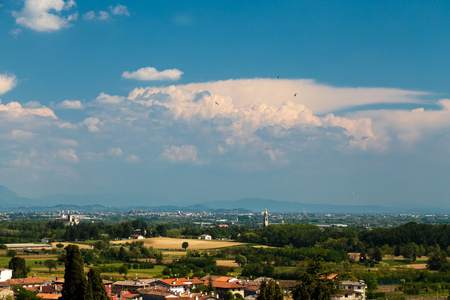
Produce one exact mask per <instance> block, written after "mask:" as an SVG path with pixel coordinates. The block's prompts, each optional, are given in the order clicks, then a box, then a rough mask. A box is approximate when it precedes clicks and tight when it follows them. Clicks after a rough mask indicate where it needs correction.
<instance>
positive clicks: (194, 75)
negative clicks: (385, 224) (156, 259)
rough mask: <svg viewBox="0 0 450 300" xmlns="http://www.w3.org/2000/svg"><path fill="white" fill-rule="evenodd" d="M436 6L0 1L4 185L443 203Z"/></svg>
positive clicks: (447, 107) (446, 135)
mask: <svg viewBox="0 0 450 300" xmlns="http://www.w3.org/2000/svg"><path fill="white" fill-rule="evenodd" d="M449 13H450V2H448V1H406V0H405V1H373V0H370V1H365V0H356V1H352V0H348V1H339V0H338V1H321V0H311V1H309V0H305V1H281V2H279V1H278V2H277V1H266V0H258V1H253V0H249V1H233V0H231V1H230V0H228V1H222V0H215V1H210V0H208V1H206V0H205V1H196V0H193V1H181V0H173V1H172V0H166V1H155V0H133V1H130V0H121V1H92V0H91V1H86V0H65V1H64V0H0V185H4V186H6V187H8V188H10V189H11V190H13V191H14V192H16V193H17V194H19V195H21V196H26V197H33V198H35V197H40V196H44V195H48V194H57V193H66V194H83V193H124V194H127V193H129V194H133V193H134V194H144V195H146V194H148V195H149V199H150V198H151V196H150V195H161V196H163V197H164V198H165V199H167V202H166V203H164V204H169V203H171V204H191V203H202V202H206V201H216V200H236V199H241V198H247V197H259V198H265V199H274V200H283V201H293V202H303V203H318V204H326V203H330V204H352V205H365V204H374V205H382V206H392V205H396V206H411V205H413V206H416V205H422V206H432V207H447V208H449V207H450V202H449V201H448V195H449V194H450V185H449V184H448V180H447V179H448V178H449V175H450V174H449V173H450V171H449V170H450V168H449V167H450V159H449V154H450V132H449V129H450V100H449V94H450V84H449V78H450V59H449V58H448V49H450V34H449V31H448V28H450V18H448V16H449ZM127 201H132V200H127ZM149 201H150V200H149Z"/></svg>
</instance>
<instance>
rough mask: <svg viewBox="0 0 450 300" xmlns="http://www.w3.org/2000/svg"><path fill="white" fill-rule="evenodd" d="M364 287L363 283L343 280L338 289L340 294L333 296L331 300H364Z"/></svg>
mask: <svg viewBox="0 0 450 300" xmlns="http://www.w3.org/2000/svg"><path fill="white" fill-rule="evenodd" d="M366 287H367V285H366V284H365V283H364V281H362V280H360V281H350V280H344V281H342V282H341V285H340V286H339V289H340V290H341V294H340V295H337V296H333V297H332V300H341V299H346V300H364V299H366Z"/></svg>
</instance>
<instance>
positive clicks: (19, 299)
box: [12, 285, 42, 300]
mask: <svg viewBox="0 0 450 300" xmlns="http://www.w3.org/2000/svg"><path fill="white" fill-rule="evenodd" d="M12 289H13V291H14V293H15V294H16V298H15V299H16V300H42V298H41V297H38V296H36V295H37V294H38V293H39V291H30V290H27V289H26V288H24V287H21V286H19V285H16V286H13V287H12Z"/></svg>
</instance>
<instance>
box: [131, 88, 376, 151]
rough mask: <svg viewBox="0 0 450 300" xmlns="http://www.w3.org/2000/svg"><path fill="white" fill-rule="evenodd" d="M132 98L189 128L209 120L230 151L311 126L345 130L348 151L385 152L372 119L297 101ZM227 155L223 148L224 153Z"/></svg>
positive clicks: (174, 94)
mask: <svg viewBox="0 0 450 300" xmlns="http://www.w3.org/2000/svg"><path fill="white" fill-rule="evenodd" d="M128 98H129V99H130V100H132V101H134V102H136V103H139V104H142V105H144V106H148V107H151V108H156V107H164V108H165V109H166V110H165V111H164V114H165V115H166V116H165V117H166V118H167V117H171V118H173V119H174V120H178V121H181V122H187V123H188V124H189V126H194V125H193V124H196V123H199V124H200V122H203V121H205V120H208V121H210V122H211V124H210V126H211V129H212V130H216V131H218V132H221V134H223V135H224V136H225V137H224V141H226V143H227V145H228V146H230V147H232V146H243V145H245V144H252V143H261V142H264V141H262V140H261V138H262V136H258V134H257V133H258V132H259V131H261V130H262V129H265V128H268V127H273V126H280V128H282V129H284V130H285V132H286V130H291V129H292V130H294V129H295V130H296V128H297V127H299V126H301V127H305V126H310V127H315V128H323V129H327V128H330V130H333V128H341V129H342V130H343V133H344V134H345V135H346V136H347V137H348V138H346V141H343V142H344V146H343V147H344V148H346V147H347V148H358V147H359V148H360V149H363V150H367V149H378V150H379V149H381V148H382V147H381V146H379V145H377V143H376V136H375V134H374V133H373V131H372V129H371V122H370V120H369V119H367V118H358V119H349V118H345V117H337V116H334V115H332V114H330V115H327V116H325V117H319V116H316V115H314V113H313V112H312V111H311V110H310V109H308V108H306V107H305V106H304V105H303V104H299V103H294V102H293V101H287V102H285V103H282V104H280V105H277V104H273V105H267V104H265V103H256V104H251V105H247V106H240V107H236V106H235V105H234V99H233V98H231V97H229V96H228V95H222V96H221V95H214V94H211V93H210V92H209V91H204V90H190V89H189V88H188V87H187V86H170V87H162V88H138V89H135V90H134V91H132V92H131V93H130V95H129V97H128ZM280 132H281V131H280ZM291 132H292V131H291ZM272 134H273V133H272ZM345 145H346V146H345ZM265 147H267V145H266V146H265ZM225 151H226V149H224V148H223V146H222V148H221V150H220V152H225Z"/></svg>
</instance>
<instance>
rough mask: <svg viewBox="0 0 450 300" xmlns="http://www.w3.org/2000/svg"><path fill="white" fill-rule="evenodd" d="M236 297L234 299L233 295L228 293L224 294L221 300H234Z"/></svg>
mask: <svg viewBox="0 0 450 300" xmlns="http://www.w3.org/2000/svg"><path fill="white" fill-rule="evenodd" d="M235 299H236V297H234V295H233V293H232V292H230V291H228V292H226V293H225V295H224V297H223V300H235Z"/></svg>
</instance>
